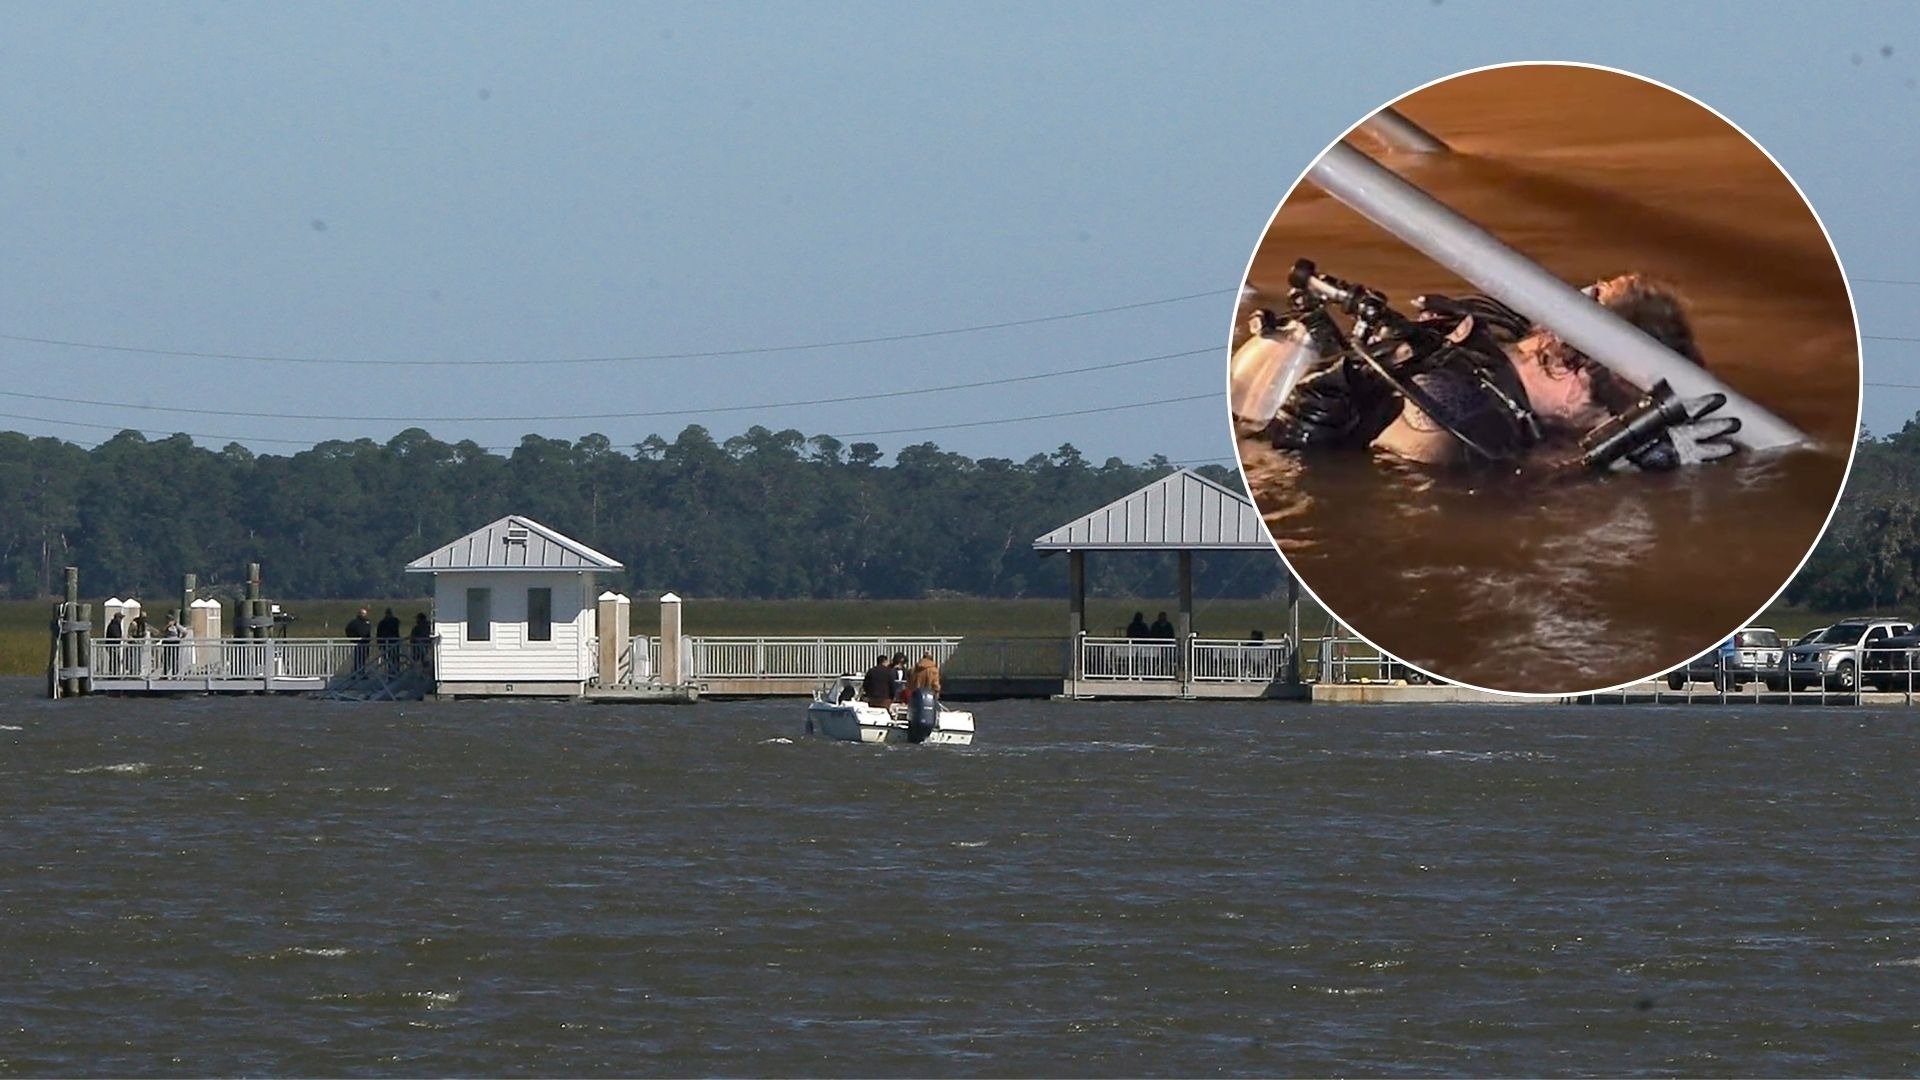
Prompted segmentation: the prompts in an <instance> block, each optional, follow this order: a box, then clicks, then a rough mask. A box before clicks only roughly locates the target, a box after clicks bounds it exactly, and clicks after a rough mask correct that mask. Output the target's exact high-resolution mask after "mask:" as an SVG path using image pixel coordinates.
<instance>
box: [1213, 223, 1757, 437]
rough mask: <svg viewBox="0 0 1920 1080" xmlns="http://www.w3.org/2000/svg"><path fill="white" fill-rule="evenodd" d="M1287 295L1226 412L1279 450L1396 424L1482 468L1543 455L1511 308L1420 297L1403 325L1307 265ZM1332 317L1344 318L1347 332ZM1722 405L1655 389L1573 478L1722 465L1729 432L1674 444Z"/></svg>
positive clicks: (1260, 326)
mask: <svg viewBox="0 0 1920 1080" xmlns="http://www.w3.org/2000/svg"><path fill="white" fill-rule="evenodd" d="M1287 284H1288V306H1289V308H1290V310H1289V311H1287V312H1285V313H1283V314H1281V313H1275V312H1274V311H1272V310H1269V309H1264V308H1263V309H1258V310H1255V311H1254V312H1252V313H1251V315H1250V316H1249V318H1248V322H1247V330H1248V331H1249V332H1250V334H1251V337H1250V338H1249V340H1248V341H1247V342H1246V343H1245V344H1243V345H1242V346H1241V347H1240V348H1239V349H1237V350H1236V351H1235V353H1234V356H1233V370H1232V382H1233V411H1234V413H1235V414H1236V415H1238V416H1240V417H1242V418H1244V419H1247V420H1251V421H1254V422H1256V423H1258V422H1262V421H1265V423H1266V434H1267V435H1268V436H1269V437H1270V438H1271V440H1272V441H1273V443H1274V445H1275V446H1277V447H1280V448H1283V449H1313V448H1320V447H1331V446H1348V447H1354V446H1365V445H1368V444H1369V443H1371V442H1372V441H1373V440H1374V439H1375V438H1377V437H1378V436H1379V435H1380V434H1381V433H1382V432H1383V431H1385V430H1386V429H1387V428H1388V426H1390V425H1391V424H1393V423H1394V422H1395V420H1397V419H1401V418H1403V417H1404V418H1405V419H1407V420H1408V421H1409V422H1410V424H1411V426H1412V427H1413V428H1414V429H1415V430H1438V431H1444V432H1445V433H1446V434H1447V435H1448V436H1451V438H1452V439H1453V440H1454V441H1455V442H1457V443H1458V444H1459V445H1460V447H1461V448H1463V449H1464V450H1465V452H1466V456H1467V457H1468V459H1469V460H1471V461H1473V462H1474V463H1476V464H1501V463H1508V462H1512V461H1513V460H1515V459H1517V458H1518V457H1520V456H1521V455H1522V454H1524V453H1525V452H1526V451H1528V450H1530V449H1532V448H1533V447H1535V446H1538V445H1540V444H1541V443H1543V442H1544V441H1546V436H1545V433H1544V432H1543V431H1542V428H1541V425H1540V421H1539V418H1538V416H1537V415H1536V410H1535V408H1534V407H1533V404H1532V403H1531V402H1530V401H1529V400H1528V398H1527V393H1526V389H1525V387H1524V386H1523V385H1522V384H1521V381H1520V376H1519V374H1518V372H1517V371H1516V370H1515V368H1514V362H1513V360H1511V359H1510V358H1509V356H1508V354H1507V351H1506V349H1507V347H1508V346H1511V345H1513V344H1515V343H1517V342H1519V341H1520V340H1521V339H1522V338H1524V337H1526V336H1527V335H1528V334H1529V333H1531V332H1532V331H1533V329H1534V327H1533V325H1532V323H1531V322H1530V321H1529V320H1528V319H1527V318H1526V317H1525V316H1523V315H1521V314H1520V313H1518V312H1516V311H1514V310H1513V309H1512V308H1510V307H1508V306H1506V305H1505V304H1503V303H1501V302H1499V301H1498V300H1494V299H1492V298H1490V297H1484V296H1469V297H1464V298H1452V297H1445V296H1432V295H1428V296H1419V297H1415V298H1414V301H1413V304H1414V307H1415V308H1416V309H1417V311H1418V314H1417V316H1416V317H1414V318H1412V319H1409V318H1407V317H1406V316H1404V315H1402V314H1400V313H1399V312H1397V311H1395V310H1394V309H1393V307H1392V306H1391V305H1390V304H1389V303H1388V301H1387V298H1386V297H1385V296H1384V295H1383V294H1382V293H1380V292H1378V291H1377V290H1374V289H1371V288H1368V287H1366V286H1364V285H1359V284H1355V283H1352V282H1347V281H1342V280H1340V279H1339V278H1335V277H1330V276H1328V275H1325V274H1322V273H1320V272H1319V271H1318V270H1317V269H1316V268H1315V267H1314V264H1313V263H1311V262H1309V261H1307V260H1304V259H1303V260H1300V261H1298V262H1296V263H1295V264H1294V266H1293V269H1292V271H1291V273H1289V274H1288V276H1287ZM1589 295H1593V293H1592V291H1591V290H1589ZM1334 312H1340V313H1343V314H1345V315H1347V316H1349V317H1350V318H1351V323H1352V328H1351V330H1343V329H1342V328H1341V326H1340V324H1339V323H1338V322H1337V321H1336V320H1335V319H1334V318H1333V313H1334ZM1724 402H1725V397H1724V396H1723V395H1718V394H1714V395H1709V396H1707V397H1706V398H1700V399H1692V400H1685V399H1681V398H1679V397H1678V396H1677V395H1676V394H1674V392H1673V390H1672V389H1671V388H1670V387H1669V386H1668V385H1667V384H1666V383H1665V382H1664V381H1663V382H1660V383H1658V384H1656V385H1655V386H1654V387H1653V388H1652V389H1651V390H1648V391H1646V392H1645V395H1644V396H1643V397H1641V399H1640V400H1639V401H1638V402H1637V403H1636V404H1634V405H1633V406H1631V407H1630V408H1627V409H1624V410H1620V411H1618V412H1616V413H1615V415H1613V416H1612V417H1610V418H1609V419H1607V420H1606V421H1604V422H1602V423H1601V424H1599V425H1598V426H1597V427H1595V428H1594V429H1592V430H1591V431H1589V432H1587V433H1586V434H1585V435H1584V436H1583V437H1582V438H1581V439H1580V440H1579V449H1580V454H1579V457H1578V459H1577V461H1576V464H1577V465H1579V466H1583V467H1585V468H1588V469H1594V470H1608V469H1619V468H1626V467H1630V466H1638V467H1640V468H1643V469H1670V468H1675V467H1677V466H1678V465H1680V464H1684V463H1688V462H1690V461H1705V460H1713V459H1714V458H1717V457H1722V456H1725V455H1726V454H1730V453H1732V452H1733V446H1732V444H1731V442H1729V441H1726V440H1725V439H1724V438H1723V437H1724V436H1725V435H1727V434H1731V433H1732V432H1733V431H1735V430H1737V429H1738V426H1739V421H1738V420H1735V419H1717V420H1712V421H1707V422H1705V424H1704V425H1695V426H1700V427H1705V428H1707V429H1710V430H1707V431H1704V432H1702V433H1701V434H1700V436H1699V441H1698V442H1688V443H1687V444H1686V448H1685V449H1682V448H1680V447H1679V446H1678V445H1677V444H1676V439H1675V438H1674V434H1675V433H1682V434H1684V433H1685V432H1686V431H1687V430H1688V425H1689V424H1690V423H1691V422H1694V421H1698V420H1699V419H1700V417H1702V416H1704V415H1705V414H1706V413H1710V412H1712V411H1713V410H1714V409H1716V408H1718V407H1719V406H1720V405H1721V404H1723V403H1724ZM1409 404H1410V405H1412V406H1413V407H1414V408H1415V409H1417V410H1418V414H1417V415H1411V414H1408V413H1407V412H1406V410H1405V406H1407V405H1409Z"/></svg>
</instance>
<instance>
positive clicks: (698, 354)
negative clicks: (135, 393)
mask: <svg viewBox="0 0 1920 1080" xmlns="http://www.w3.org/2000/svg"><path fill="white" fill-rule="evenodd" d="M1234 291H1236V290H1233V289H1209V290H1207V291H1206V292H1197V293H1188V294H1186V295H1184V296H1168V297H1163V298H1161V299H1159V300H1141V301H1138V302H1136V303H1132V304H1115V305H1113V306H1112V307H1103V308H1088V309H1087V310H1085V311H1069V312H1064V313H1062V314H1059V315H1040V316H1036V317H1034V318H1031V319H1008V320H1006V321H1003V322H991V323H972V324H969V325H966V326H950V327H944V328H941V329H938V330H919V331H914V332H912V333H905V334H880V335H875V336H873V337H858V338H843V339H841V340H839V341H810V342H804V343H799V344H790V345H756V346H752V347H749V348H740V349H706V350H700V351H694V352H665V353H637V354H634V355H630V356H571V357H549V358H544V359H519V360H369V359H364V358H356V357H327V356H276V355H272V354H264V353H227V352H203V351H199V350H194V349H156V348H149V347H145V346H136V345H110V344H104V343H101V342H91V341H72V340H66V339H62V338H45V337H29V336H27V335H24V334H0V341H18V342H23V343H26V344H32V345H58V346H61V347H63V348H71V349H96V350H100V351H102V352H120V353H140V354H142V355H147V356H177V357H188V358H191V359H196V360H245V361H250V362H255V363H275V364H368V365H375V366H380V367H513V366H537V365H545V364H619V363H627V362H630V361H642V360H703V359H715V358H719V357H727V356H758V355H762V354H768V353H792V352H807V351H811V350H815V349H838V348H845V347H847V346H851V345H878V344H883V343H885V342H894V341H924V340H926V339H927V338H937V337H950V336H952V335H955V334H972V333H978V332H979V331H982V330H1005V329H1008V328H1010V327H1015V326H1037V325H1040V324H1041V323H1050V322H1061V321H1064V320H1067V319H1085V318H1089V317H1091V316H1094V315H1111V314H1113V313H1115V312H1120V311H1135V310H1138V309H1140V308H1149V307H1159V306H1162V305H1165V304H1178V303H1182V302H1184V301H1187V300H1199V299H1201V298H1203V297H1212V296H1224V295H1226V294H1228V293H1231V292H1234Z"/></svg>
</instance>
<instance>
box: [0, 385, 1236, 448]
mask: <svg viewBox="0 0 1920 1080" xmlns="http://www.w3.org/2000/svg"><path fill="white" fill-rule="evenodd" d="M1218 396H1219V395H1217V394H1194V395H1191V396H1189V397H1178V398H1164V399H1157V400H1153V401H1134V402H1128V403H1126V404H1124V405H1105V406H1100V407H1097V408H1091V409H1072V410H1068V411H1066V412H1053V413H1039V414H1036V415H1032V416H1008V417H1001V418H999V419H994V420H972V421H965V422H961V423H952V424H932V425H928V426H925V427H907V428H894V429H891V430H888V431H856V432H851V433H847V434H844V435H842V434H835V435H833V436H831V437H832V438H836V439H839V438H847V439H853V438H860V437H862V436H866V435H896V434H902V433H910V432H920V431H946V430H951V429H955V428H973V427H988V426H991V425H996V424H1021V423H1027V422H1029V421H1033V420H1053V419H1058V418H1060V417H1064V416H1090V415H1093V414H1095V413H1109V412H1121V411H1123V410H1127V409H1147V408H1153V407H1155V406H1159V405H1174V404H1178V403H1181V402H1187V401H1199V400H1202V399H1204V398H1214V397H1218ZM0 419H8V420H28V421H33V422H35V423H41V424H56V425H63V426H66V427H78V428H88V429H91V430H95V431H114V432H119V431H138V432H140V433H141V434H142V435H145V436H149V437H158V438H170V437H172V436H174V435H185V436H187V437H188V438H191V439H200V440H205V441H208V442H222V443H234V442H237V443H273V444H276V445H281V446H302V447H307V448H309V449H311V448H313V447H314V446H316V445H318V443H316V442H315V441H314V440H311V439H280V438H272V437H269V436H264V435H212V434H207V433H205V432H195V431H168V432H163V431H160V430H158V429H148V428H133V427H128V426H127V425H125V424H92V423H86V422H84V421H80V420H54V419H50V418H48V417H44V416H29V415H26V414H22V413H7V412H0ZM356 441H358V440H352V439H344V440H336V439H323V440H320V442H356ZM519 448H520V447H519V446H518V445H514V446H483V447H481V449H482V450H487V451H490V452H493V453H510V452H512V451H514V450H518V449H519Z"/></svg>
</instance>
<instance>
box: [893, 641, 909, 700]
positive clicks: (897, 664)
mask: <svg viewBox="0 0 1920 1080" xmlns="http://www.w3.org/2000/svg"><path fill="white" fill-rule="evenodd" d="M892 663H893V700H895V701H897V702H899V703H901V704H902V705H904V704H906V703H907V654H906V653H903V652H897V653H894V654H893V661H892Z"/></svg>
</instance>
